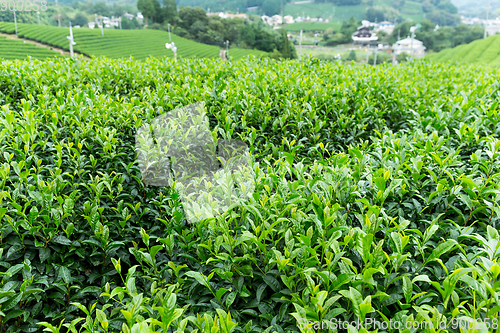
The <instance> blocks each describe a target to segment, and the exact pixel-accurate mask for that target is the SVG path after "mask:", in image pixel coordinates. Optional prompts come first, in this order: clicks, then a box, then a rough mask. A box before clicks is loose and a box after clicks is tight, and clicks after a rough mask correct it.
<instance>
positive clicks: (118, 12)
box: [112, 3, 127, 17]
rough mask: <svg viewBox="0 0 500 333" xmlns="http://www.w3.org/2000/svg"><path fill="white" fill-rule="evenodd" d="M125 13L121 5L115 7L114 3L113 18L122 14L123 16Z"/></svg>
mask: <svg viewBox="0 0 500 333" xmlns="http://www.w3.org/2000/svg"><path fill="white" fill-rule="evenodd" d="M126 12H127V11H126V10H125V7H124V6H122V5H117V4H116V3H115V4H114V5H113V9H112V13H113V16H115V17H120V16H122V15H123V14H125V13H126Z"/></svg>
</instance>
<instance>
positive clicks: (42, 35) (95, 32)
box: [0, 23, 265, 60]
mask: <svg viewBox="0 0 500 333" xmlns="http://www.w3.org/2000/svg"><path fill="white" fill-rule="evenodd" d="M0 31H1V32H4V33H10V34H11V33H13V32H14V24H12V23H0ZM68 35H69V29H67V28H58V27H51V26H38V25H32V24H18V36H19V37H23V38H27V39H31V40H35V41H38V42H40V43H43V44H46V45H51V46H56V47H59V48H62V49H65V50H68V49H69V44H68V40H67V39H66V36H68ZM73 35H74V40H75V42H76V45H75V46H74V50H75V51H76V52H79V53H81V54H84V55H87V56H106V57H109V58H128V57H130V56H132V57H134V59H138V60H144V59H146V58H147V57H150V56H152V57H164V56H168V57H173V53H172V51H170V50H167V49H166V48H165V43H166V42H168V41H169V39H168V33H167V32H165V31H159V30H105V32H104V36H101V30H100V29H73ZM171 38H172V41H173V42H175V45H176V46H177V47H178V50H177V55H178V56H180V57H183V58H218V57H219V48H218V47H216V46H210V45H205V44H200V43H196V42H193V41H191V40H188V39H185V38H182V37H179V36H176V35H174V34H171ZM249 54H252V55H256V56H259V55H265V53H264V52H260V51H257V50H244V49H238V48H232V49H230V53H229V55H230V56H231V57H233V59H239V58H241V57H244V56H246V55H249Z"/></svg>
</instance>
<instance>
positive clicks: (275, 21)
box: [261, 15, 283, 26]
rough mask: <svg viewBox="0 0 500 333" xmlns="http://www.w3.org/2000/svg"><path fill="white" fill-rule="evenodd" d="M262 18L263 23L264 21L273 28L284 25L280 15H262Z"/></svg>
mask: <svg viewBox="0 0 500 333" xmlns="http://www.w3.org/2000/svg"><path fill="white" fill-rule="evenodd" d="M261 18H262V21H264V23H266V24H269V25H272V26H278V25H281V24H283V17H281V16H280V15H273V16H272V17H269V16H267V15H262V16H261Z"/></svg>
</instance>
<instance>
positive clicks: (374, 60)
mask: <svg viewBox="0 0 500 333" xmlns="http://www.w3.org/2000/svg"><path fill="white" fill-rule="evenodd" d="M377 51H378V47H376V46H375V58H374V59H373V66H375V65H377Z"/></svg>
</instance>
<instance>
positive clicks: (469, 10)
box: [451, 0, 500, 18]
mask: <svg viewBox="0 0 500 333" xmlns="http://www.w3.org/2000/svg"><path fill="white" fill-rule="evenodd" d="M451 2H452V3H453V4H454V5H455V6H457V8H458V12H459V13H460V14H463V15H465V16H478V17H480V18H485V17H486V9H487V6H488V0H482V1H481V0H451ZM498 15H500V0H490V15H489V17H490V18H491V17H496V16H498Z"/></svg>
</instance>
